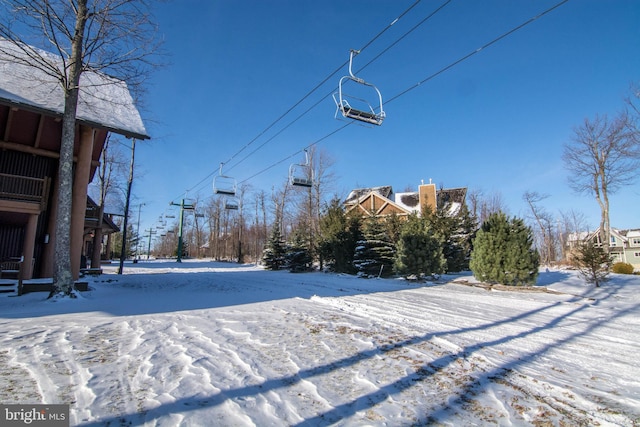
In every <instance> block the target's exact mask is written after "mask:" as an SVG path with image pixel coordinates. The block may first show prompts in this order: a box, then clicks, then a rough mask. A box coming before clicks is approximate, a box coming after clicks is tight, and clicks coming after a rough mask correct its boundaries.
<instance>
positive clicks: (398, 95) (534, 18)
mask: <svg viewBox="0 0 640 427" xmlns="http://www.w3.org/2000/svg"><path fill="white" fill-rule="evenodd" d="M568 1H569V0H563V1H561V2H559V3H557V4H555V5H554V6H552V7H550V8H549V9H546V10H545V11H543V12H541V13H539V14H538V15H536V16H534V17H533V18H531V19H529V20H528V21H526V22H524V23H522V24H520V25H518V26H517V27H514V28H513V29H511V30H509V31H507V32H506V33H503V34H502V35H500V36H498V37H496V38H495V39H493V40H491V41H490V42H488V43H486V44H484V45H483V46H481V47H479V48H478V49H476V50H474V51H473V52H471V53H468V54H467V55H465V56H463V57H461V58H460V59H458V60H456V61H454V62H452V63H451V64H449V65H447V66H445V67H443V68H441V69H440V70H438V71H437V72H435V73H433V74H431V75H430V76H428V77H426V78H425V79H423V80H421V81H419V82H418V83H416V84H414V85H413V86H410V87H409V88H407V89H405V90H403V91H402V92H400V93H398V94H397V95H395V96H393V97H391V98H390V99H389V100H388V101H387V102H386V103H387V104H388V103H390V102H393V101H395V100H396V99H398V98H400V97H401V96H403V95H405V94H407V93H408V92H410V91H412V90H413V89H415V88H417V87H418V86H420V85H422V84H423V83H425V82H427V81H429V80H431V79H433V78H434V77H436V76H438V75H440V74H442V73H444V72H445V71H447V70H449V69H451V68H453V67H455V66H456V65H458V64H460V63H461V62H464V61H465V60H467V59H469V58H471V57H472V56H473V55H475V54H476V53H478V52H480V51H482V50H484V49H486V48H487V47H489V46H491V45H493V44H495V43H497V42H498V41H500V40H502V39H504V38H505V37H507V36H509V35H511V34H513V33H515V32H516V31H518V30H520V29H522V28H524V27H526V26H527V25H529V24H531V23H532V22H534V21H535V20H537V19H538V18H540V17H542V16H544V15H546V14H548V13H550V12H552V11H553V10H555V9H557V8H558V7H560V6H562V5H563V4H565V3H567V2H568ZM411 31H413V29H412V30H411ZM367 65H368V64H367ZM349 124H351V123H347V124H346V125H344V126H342V127H340V128H338V129H336V130H334V131H332V132H330V133H329V134H327V135H325V136H323V137H322V138H320V139H318V140H316V141H314V142H312V143H311V144H309V145H308V146H307V147H305V149H307V148H310V147H312V146H314V145H316V144H319V143H320V142H322V141H324V140H325V139H327V138H328V137H330V136H332V135H335V134H336V133H338V132H340V131H341V130H343V129H344V128H346V127H347V126H348V125H349ZM303 151H304V150H300V151H297V152H296V153H294V154H292V155H290V156H288V157H285V158H284V159H282V160H279V161H277V162H276V163H274V164H272V165H271V166H268V167H266V168H264V169H263V170H261V171H260V172H258V173H256V174H254V175H251V176H250V177H249V178H247V179H245V180H243V181H242V182H246V181H248V180H250V179H253V178H255V177H256V176H258V175H261V174H262V173H264V172H266V171H268V170H270V169H272V168H274V167H276V166H278V165H279V164H281V163H283V162H284V161H286V160H288V159H290V158H292V157H293V156H295V155H297V154H299V153H301V152H303Z"/></svg>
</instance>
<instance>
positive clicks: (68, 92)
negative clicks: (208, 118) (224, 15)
mask: <svg viewBox="0 0 640 427" xmlns="http://www.w3.org/2000/svg"><path fill="white" fill-rule="evenodd" d="M147 10H148V6H147V4H146V2H145V1H144V0H72V1H64V0H57V1H45V2H43V1H39V0H6V1H4V2H2V3H1V4H0V11H1V13H0V16H2V18H0V36H2V37H4V38H6V39H8V40H10V41H11V42H12V45H13V47H14V49H9V50H8V51H7V52H3V53H4V54H6V55H8V56H9V57H11V58H12V60H15V61H17V62H19V63H21V64H23V65H27V66H30V67H35V68H37V69H39V70H40V71H42V72H44V73H46V74H47V75H48V76H49V77H51V78H53V79H55V80H57V81H58V83H59V84H60V86H61V87H62V89H63V92H64V113H63V119H62V122H63V123H62V141H61V147H60V159H59V167H58V185H59V188H58V191H59V193H58V194H59V196H58V202H59V203H58V210H57V221H56V247H55V260H56V261H55V262H56V266H55V273H54V291H53V292H52V294H51V295H54V294H56V293H62V294H65V295H71V294H72V290H73V272H72V267H71V255H70V254H71V239H70V231H71V226H70V218H71V212H72V189H73V171H72V169H73V147H74V139H75V135H76V112H77V107H78V99H79V93H80V90H81V86H80V81H81V80H80V76H81V75H82V74H83V73H85V72H87V71H93V72H102V73H106V74H109V75H111V76H113V77H116V78H118V79H120V80H123V81H126V82H128V83H129V85H130V86H131V87H136V85H137V84H139V83H140V82H141V81H142V80H143V79H144V77H145V76H146V75H147V73H148V71H149V70H150V68H149V67H148V65H150V62H149V59H150V58H151V55H152V54H153V53H154V52H155V51H156V48H157V46H158V44H157V43H156V42H155V40H156V39H155V34H156V33H155V27H154V26H153V25H152V22H151V20H150V15H149V13H148V12H147ZM12 19H13V20H15V21H18V23H17V25H15V24H16V22H14V21H12ZM35 44H38V45H39V46H40V47H42V48H44V49H45V50H50V51H53V52H55V54H54V55H48V54H45V53H44V52H43V51H41V50H39V49H37V48H35V47H32V45H35ZM16 49H17V50H16ZM16 51H18V52H20V54H16ZM114 83H116V81H115V80H114Z"/></svg>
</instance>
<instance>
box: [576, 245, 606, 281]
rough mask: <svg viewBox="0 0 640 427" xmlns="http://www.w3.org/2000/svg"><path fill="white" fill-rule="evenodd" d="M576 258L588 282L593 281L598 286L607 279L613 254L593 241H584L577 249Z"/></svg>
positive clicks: (581, 273)
mask: <svg viewBox="0 0 640 427" xmlns="http://www.w3.org/2000/svg"><path fill="white" fill-rule="evenodd" d="M575 260H576V262H577V264H578V267H579V268H580V275H581V276H582V277H584V279H585V280H586V281H587V283H593V284H594V285H596V287H600V284H602V283H603V282H605V281H607V279H608V277H607V276H608V275H609V267H610V266H611V256H610V255H609V254H608V253H607V252H606V251H605V250H604V249H603V248H602V247H599V246H596V245H594V244H593V242H590V241H588V242H582V243H581V244H580V245H579V246H578V249H577V253H576V257H575Z"/></svg>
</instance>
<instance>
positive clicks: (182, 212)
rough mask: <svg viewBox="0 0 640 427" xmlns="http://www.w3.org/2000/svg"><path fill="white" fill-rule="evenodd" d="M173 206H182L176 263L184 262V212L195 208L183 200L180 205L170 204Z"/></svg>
mask: <svg viewBox="0 0 640 427" xmlns="http://www.w3.org/2000/svg"><path fill="white" fill-rule="evenodd" d="M169 205H171V206H180V223H179V225H178V258H177V259H176V262H182V228H183V225H184V211H185V210H187V211H188V210H194V209H195V206H194V205H193V203H186V202H185V199H182V200H181V201H180V203H179V204H178V203H173V202H171V203H169Z"/></svg>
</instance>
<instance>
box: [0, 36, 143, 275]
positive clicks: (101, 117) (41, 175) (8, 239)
mask: <svg viewBox="0 0 640 427" xmlns="http://www.w3.org/2000/svg"><path fill="white" fill-rule="evenodd" d="M11 49H15V47H13V44H12V42H9V41H7V40H5V39H1V38H0V261H2V260H3V259H4V260H6V259H13V258H16V257H20V258H22V259H23V266H22V271H23V278H24V279H29V278H35V277H52V276H53V272H54V265H55V259H54V245H55V240H56V236H55V220H56V218H55V216H56V208H57V203H58V197H57V188H58V181H57V173H58V159H59V157H60V144H61V137H62V113H63V110H64V93H63V90H62V88H61V87H60V85H59V84H58V82H57V81H56V80H55V79H54V78H52V77H51V76H49V75H48V74H46V73H44V72H42V71H40V70H39V69H37V68H34V67H30V66H28V65H25V64H22V63H20V62H19V61H16V60H14V59H12V58H11V56H10V55H7V52H12V51H11ZM15 52H16V51H14V52H13V53H15ZM38 53H39V54H40V55H42V56H43V57H44V58H46V59H47V60H48V61H50V63H52V64H55V63H56V62H57V60H56V57H55V56H54V55H51V54H48V53H47V52H43V51H39V50H38ZM80 86H81V92H80V100H79V103H78V113H77V120H76V139H75V146H74V170H73V174H74V178H73V203H72V217H71V262H72V270H73V275H74V278H76V279H77V278H78V275H79V272H80V267H81V266H80V261H81V257H82V255H83V247H84V242H85V240H86V237H87V236H88V235H90V234H91V230H92V227H94V228H95V224H96V223H97V221H94V218H91V215H87V212H92V207H93V206H95V204H93V202H91V201H89V202H88V198H87V189H88V185H89V183H90V182H91V180H92V179H93V177H94V174H95V171H96V168H97V166H98V164H99V161H100V155H101V152H102V148H103V145H104V142H105V140H106V138H107V135H108V134H109V132H113V133H116V134H120V135H124V136H125V137H127V138H136V139H148V138H149V136H148V135H147V133H146V130H145V127H144V125H143V123H142V119H141V118H140V114H139V112H138V110H137V108H136V107H135V105H134V102H133V99H132V97H131V94H130V92H129V90H128V88H127V85H126V84H125V83H124V82H122V81H119V80H116V79H113V78H111V77H109V76H106V75H104V74H99V73H95V72H89V71H86V72H85V73H83V75H82V78H81V83H80ZM104 223H105V225H104V226H105V227H107V228H109V227H111V229H113V227H112V223H111V222H110V221H105V222H104ZM107 231H109V230H107Z"/></svg>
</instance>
